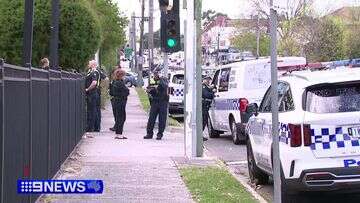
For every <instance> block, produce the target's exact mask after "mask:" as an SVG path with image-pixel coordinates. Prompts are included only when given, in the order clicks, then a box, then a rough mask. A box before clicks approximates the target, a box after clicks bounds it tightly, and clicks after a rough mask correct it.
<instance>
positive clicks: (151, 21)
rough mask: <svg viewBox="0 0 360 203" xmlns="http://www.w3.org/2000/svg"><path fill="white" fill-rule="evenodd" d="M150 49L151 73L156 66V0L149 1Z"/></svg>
mask: <svg viewBox="0 0 360 203" xmlns="http://www.w3.org/2000/svg"><path fill="white" fill-rule="evenodd" d="M148 49H149V71H150V72H151V70H152V68H153V64H154V0H149V35H148ZM149 81H150V80H149Z"/></svg>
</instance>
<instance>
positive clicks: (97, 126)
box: [94, 67, 106, 132]
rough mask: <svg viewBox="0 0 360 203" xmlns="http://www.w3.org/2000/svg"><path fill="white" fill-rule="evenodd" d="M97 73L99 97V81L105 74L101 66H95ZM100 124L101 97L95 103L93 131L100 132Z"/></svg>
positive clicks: (99, 92)
mask: <svg viewBox="0 0 360 203" xmlns="http://www.w3.org/2000/svg"><path fill="white" fill-rule="evenodd" d="M96 71H97V73H98V74H99V81H98V84H97V86H98V88H97V92H98V94H99V98H101V86H100V84H101V81H102V80H104V79H105V78H106V74H105V73H104V70H103V69H101V68H98V67H97V68H96ZM100 126H101V99H99V100H98V101H97V103H96V116H95V129H94V131H95V132H100V128H101V127H100Z"/></svg>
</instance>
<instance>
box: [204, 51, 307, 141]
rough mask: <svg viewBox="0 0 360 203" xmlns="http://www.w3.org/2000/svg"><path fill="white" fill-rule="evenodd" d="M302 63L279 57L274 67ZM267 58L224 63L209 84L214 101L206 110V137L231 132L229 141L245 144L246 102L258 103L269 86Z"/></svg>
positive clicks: (294, 58) (303, 60)
mask: <svg viewBox="0 0 360 203" xmlns="http://www.w3.org/2000/svg"><path fill="white" fill-rule="evenodd" d="M301 64H306V60H305V58H303V57H283V58H279V62H278V67H283V66H284V67H288V66H293V65H301ZM270 66H271V63H270V59H258V60H250V61H242V62H237V63H233V64H228V65H225V66H222V67H221V68H219V69H218V70H217V71H216V72H215V75H214V78H213V81H212V85H213V86H214V87H216V93H215V99H214V101H213V103H212V105H211V107H210V110H209V121H208V129H209V136H210V138H215V137H219V136H220V134H223V133H227V132H229V133H231V135H232V137H233V142H234V143H235V144H240V142H244V141H245V133H244V132H245V126H246V123H247V121H248V119H249V117H250V115H249V114H247V113H246V107H247V105H248V104H249V103H260V101H261V99H262V97H263V95H264V93H265V91H266V89H267V88H268V87H269V86H270V84H271V77H270V75H271V74H270V70H271V67H270Z"/></svg>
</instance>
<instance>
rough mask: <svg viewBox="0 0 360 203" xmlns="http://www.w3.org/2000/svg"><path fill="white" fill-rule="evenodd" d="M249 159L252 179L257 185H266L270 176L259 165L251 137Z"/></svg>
mask: <svg viewBox="0 0 360 203" xmlns="http://www.w3.org/2000/svg"><path fill="white" fill-rule="evenodd" d="M246 148H247V161H248V170H249V176H250V181H251V182H252V183H255V184H256V185H264V184H267V183H268V182H269V176H268V175H267V174H266V173H265V172H263V171H262V170H261V169H260V168H259V167H257V165H256V162H255V159H254V154H253V151H252V147H251V142H250V139H248V140H247V144H246Z"/></svg>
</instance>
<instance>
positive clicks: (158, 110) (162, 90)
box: [144, 72, 169, 140]
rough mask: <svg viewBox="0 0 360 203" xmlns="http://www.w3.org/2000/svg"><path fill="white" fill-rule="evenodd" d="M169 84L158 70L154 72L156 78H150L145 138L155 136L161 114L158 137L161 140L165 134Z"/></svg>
mask: <svg viewBox="0 0 360 203" xmlns="http://www.w3.org/2000/svg"><path fill="white" fill-rule="evenodd" d="M168 86H169V84H168V81H167V79H166V78H164V77H160V75H159V73H158V72H154V78H153V79H151V80H150V84H149V86H148V87H147V90H146V91H147V93H148V95H149V100H150V114H149V120H148V123H147V128H146V131H147V134H146V136H145V137H144V139H152V138H153V135H154V132H153V131H154V126H155V121H156V117H157V116H159V131H158V133H157V137H156V139H157V140H161V138H162V137H163V135H164V131H165V127H166V119H167V108H168V104H169V94H168Z"/></svg>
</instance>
